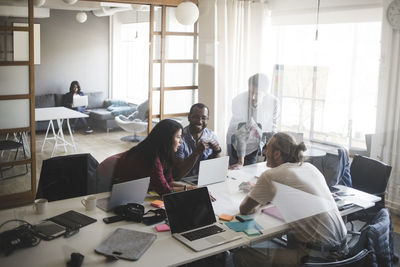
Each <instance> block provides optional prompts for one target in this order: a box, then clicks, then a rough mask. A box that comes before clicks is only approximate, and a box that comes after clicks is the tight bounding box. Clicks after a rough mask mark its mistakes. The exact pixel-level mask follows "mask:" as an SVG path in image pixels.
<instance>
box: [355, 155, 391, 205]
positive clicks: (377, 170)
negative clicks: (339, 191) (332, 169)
mask: <svg viewBox="0 0 400 267" xmlns="http://www.w3.org/2000/svg"><path fill="white" fill-rule="evenodd" d="M391 171H392V167H391V166H389V165H387V164H385V163H383V162H380V161H378V160H375V159H372V158H369V157H364V156H360V155H355V156H354V158H353V162H352V163H351V166H350V174H351V179H352V184H353V188H355V189H358V190H360V191H364V192H367V193H370V194H374V195H376V196H379V197H381V198H382V199H381V201H379V202H378V203H376V205H375V207H376V208H375V210H377V209H381V208H384V207H385V194H386V186H387V184H388V181H389V177H390V173H391Z"/></svg>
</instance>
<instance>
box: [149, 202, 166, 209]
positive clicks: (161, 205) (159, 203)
mask: <svg viewBox="0 0 400 267" xmlns="http://www.w3.org/2000/svg"><path fill="white" fill-rule="evenodd" d="M150 205H152V206H153V207H156V208H164V202H162V201H161V200H154V201H153V202H151V204H150Z"/></svg>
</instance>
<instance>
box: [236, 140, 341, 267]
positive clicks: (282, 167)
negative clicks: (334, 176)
mask: <svg viewBox="0 0 400 267" xmlns="http://www.w3.org/2000/svg"><path fill="white" fill-rule="evenodd" d="M305 150H306V147H305V145H304V143H303V142H301V143H300V144H296V142H295V141H294V139H293V138H292V137H291V136H290V135H288V134H285V133H277V134H275V135H274V136H273V137H272V138H271V139H270V140H269V142H268V144H267V147H266V149H265V150H264V154H265V156H266V157H267V166H268V167H270V168H271V169H269V170H267V171H265V172H264V173H263V174H262V175H261V176H260V178H259V179H258V181H257V184H256V185H255V186H254V187H253V189H252V190H251V192H250V193H249V195H248V196H246V198H245V199H244V200H243V201H242V203H241V204H240V213H241V214H249V213H253V212H255V208H256V207H257V206H259V205H264V204H267V203H268V202H270V201H271V200H272V199H273V198H274V196H275V195H276V190H277V189H276V187H275V185H274V184H273V183H272V182H273V181H275V182H278V183H281V184H284V185H287V186H290V187H293V188H295V189H298V190H301V191H303V192H306V193H309V194H312V195H314V196H317V197H319V198H321V199H324V200H325V201H326V202H327V203H329V208H328V209H327V211H326V212H323V213H320V214H318V215H315V216H313V217H310V218H307V219H304V220H299V221H294V222H292V223H291V228H292V233H293V236H294V237H295V240H296V243H297V247H295V248H287V249H282V248H281V249H278V248H275V249H273V248H252V247H246V248H243V249H239V250H237V251H236V253H234V255H233V259H234V262H235V266H270V265H272V266H275V265H279V266H288V265H290V266H299V265H300V260H301V259H302V258H303V257H304V256H307V255H312V256H317V257H321V258H327V259H330V258H332V259H337V258H339V257H341V256H343V255H345V254H346V253H347V250H348V249H347V244H346V234H347V230H346V226H345V224H344V222H343V220H342V217H341V216H340V213H339V210H338V208H337V206H336V203H335V201H334V199H333V197H332V194H331V192H330V191H329V188H328V186H327V184H326V182H325V179H324V176H323V175H322V174H321V173H320V172H319V171H318V169H317V168H316V167H314V166H313V165H312V164H310V163H303V151H305ZM293 208H294V209H299V208H301V207H296V203H293Z"/></svg>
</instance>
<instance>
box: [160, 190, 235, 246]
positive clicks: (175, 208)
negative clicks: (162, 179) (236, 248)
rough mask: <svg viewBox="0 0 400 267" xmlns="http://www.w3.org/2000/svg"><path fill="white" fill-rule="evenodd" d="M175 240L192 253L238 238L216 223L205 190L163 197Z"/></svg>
mask: <svg viewBox="0 0 400 267" xmlns="http://www.w3.org/2000/svg"><path fill="white" fill-rule="evenodd" d="M163 201H164V205H165V211H166V213H167V217H168V222H169V227H170V228H171V234H172V236H173V237H174V238H176V239H177V240H179V241H180V242H182V243H183V244H185V245H187V246H188V247H190V248H191V249H193V250H194V251H202V250H205V249H208V248H212V247H215V246H218V245H222V244H225V243H227V242H231V241H233V240H237V239H239V238H241V236H240V234H238V233H236V232H234V231H232V230H231V229H229V228H228V227H226V226H225V225H224V224H218V223H217V222H216V218H215V214H214V210H213V208H212V205H211V200H210V196H209V194H208V189H207V187H200V188H197V189H193V190H189V191H181V192H176V193H171V194H166V195H163Z"/></svg>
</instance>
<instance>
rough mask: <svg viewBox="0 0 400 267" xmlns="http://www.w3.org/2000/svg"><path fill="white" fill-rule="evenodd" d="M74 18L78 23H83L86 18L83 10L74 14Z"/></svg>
mask: <svg viewBox="0 0 400 267" xmlns="http://www.w3.org/2000/svg"><path fill="white" fill-rule="evenodd" d="M75 19H76V21H77V22H79V23H84V22H85V21H86V20H87V15H86V13H85V12H79V13H77V14H76V17H75Z"/></svg>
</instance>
